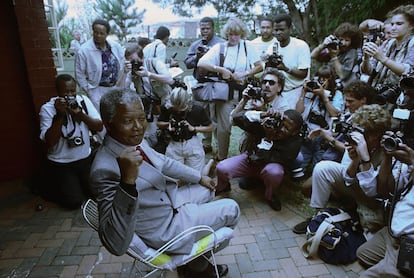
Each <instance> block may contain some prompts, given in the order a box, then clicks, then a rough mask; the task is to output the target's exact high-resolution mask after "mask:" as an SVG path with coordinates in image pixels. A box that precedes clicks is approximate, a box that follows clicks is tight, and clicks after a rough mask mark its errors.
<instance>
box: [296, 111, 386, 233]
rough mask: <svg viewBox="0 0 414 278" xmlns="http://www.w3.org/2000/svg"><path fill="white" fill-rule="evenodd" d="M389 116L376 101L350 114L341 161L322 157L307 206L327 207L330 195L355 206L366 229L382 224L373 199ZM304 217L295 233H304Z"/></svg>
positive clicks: (350, 207)
mask: <svg viewBox="0 0 414 278" xmlns="http://www.w3.org/2000/svg"><path fill="white" fill-rule="evenodd" d="M390 123H391V116H390V114H389V113H388V112H387V111H386V110H384V109H383V108H382V107H381V106H380V105H378V104H371V105H364V106H362V107H360V108H359V109H358V110H357V111H356V112H355V113H354V115H353V117H352V123H351V125H344V126H343V130H342V132H343V133H344V134H345V136H344V139H345V141H346V143H345V147H346V150H345V153H344V155H343V157H342V160H341V162H340V163H339V162H335V161H326V160H322V161H320V162H319V163H317V164H316V166H315V167H314V169H313V172H312V194H311V201H310V206H311V207H313V208H315V211H316V212H318V211H319V210H321V209H323V208H326V207H327V205H328V201H329V199H330V197H331V195H334V196H336V197H337V198H336V199H338V200H340V201H341V205H343V206H346V208H348V209H351V210H352V209H355V208H356V209H357V212H358V215H359V218H360V222H361V225H362V227H363V228H364V230H365V231H368V232H371V233H373V232H376V231H377V230H379V229H380V228H382V227H383V226H384V215H383V214H384V211H383V209H382V206H381V205H380V204H379V203H378V202H377V200H376V199H375V198H376V197H377V186H376V179H377V175H378V166H379V165H380V163H381V160H382V155H383V154H382V151H381V149H380V141H381V138H382V135H383V134H384V132H385V131H387V130H389V129H390V126H391V124H390ZM309 221H310V219H309V220H306V221H304V222H302V223H299V224H298V225H296V226H295V227H294V229H293V230H294V232H296V233H305V232H306V227H307V225H308V223H309Z"/></svg>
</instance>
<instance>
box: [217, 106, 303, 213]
mask: <svg viewBox="0 0 414 278" xmlns="http://www.w3.org/2000/svg"><path fill="white" fill-rule="evenodd" d="M233 119H234V123H235V124H236V125H237V126H239V127H240V128H242V129H243V130H245V131H247V132H249V133H251V134H255V136H254V138H255V139H256V141H255V144H251V146H250V147H249V148H248V149H247V150H246V152H244V153H242V154H240V155H236V156H233V157H230V158H227V159H225V160H223V161H220V162H219V163H218V164H217V168H216V174H217V188H216V194H219V193H221V192H223V191H229V190H230V183H229V181H230V180H231V179H232V178H238V177H255V178H260V179H261V180H263V183H264V186H265V198H266V200H267V201H268V203H269V205H270V207H271V208H272V209H274V210H280V209H281V204H280V201H279V199H278V198H277V197H276V196H275V191H276V190H277V188H278V187H279V186H280V184H281V182H282V179H283V176H284V174H285V171H288V170H287V169H289V168H291V167H292V164H293V162H294V161H295V158H296V156H297V154H298V152H299V149H300V144H301V141H302V137H301V136H300V130H301V126H302V124H303V120H302V116H301V115H300V113H299V112H297V111H295V110H286V111H285V112H284V113H278V112H275V113H272V112H261V111H253V110H250V111H247V112H246V111H243V112H240V115H238V116H234V118H233ZM286 168H287V169H286Z"/></svg>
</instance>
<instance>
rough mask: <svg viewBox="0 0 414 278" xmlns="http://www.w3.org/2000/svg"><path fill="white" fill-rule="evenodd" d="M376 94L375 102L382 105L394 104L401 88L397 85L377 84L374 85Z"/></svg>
mask: <svg viewBox="0 0 414 278" xmlns="http://www.w3.org/2000/svg"><path fill="white" fill-rule="evenodd" d="M375 90H376V92H377V95H376V96H375V103H378V104H380V105H384V104H386V103H392V104H395V102H396V101H397V98H398V96H399V95H400V94H401V89H400V87H398V86H397V85H391V84H378V85H377V86H376V87H375Z"/></svg>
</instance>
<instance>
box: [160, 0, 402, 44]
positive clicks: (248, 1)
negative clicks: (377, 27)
mask: <svg viewBox="0 0 414 278" xmlns="http://www.w3.org/2000/svg"><path fill="white" fill-rule="evenodd" d="M153 2H154V3H158V4H160V5H164V6H167V5H172V7H173V12H174V13H176V14H179V15H182V16H187V17H188V16H191V15H192V14H191V7H195V8H197V9H201V8H202V7H204V6H205V5H207V4H211V5H213V6H214V8H215V9H216V10H217V11H218V14H219V17H220V18H221V19H222V20H223V19H226V18H227V17H228V16H232V15H233V16H239V17H241V18H243V19H252V18H253V16H254V15H252V14H251V9H252V7H253V6H254V5H257V3H260V4H259V5H260V6H261V8H262V11H263V15H275V14H277V13H280V12H286V13H289V14H290V15H291V17H292V21H293V25H294V33H295V35H296V36H298V37H300V38H302V39H304V40H306V41H307V42H308V43H310V44H311V45H313V44H316V43H318V42H320V40H322V38H323V37H325V36H326V35H328V34H330V33H332V32H333V31H334V30H335V28H336V27H337V26H338V25H339V24H340V23H342V22H351V23H354V24H359V23H360V22H362V21H363V20H364V19H367V18H376V19H380V20H383V19H385V14H386V13H387V11H389V10H391V9H392V8H394V7H396V6H398V5H401V4H404V3H407V1H406V0H394V1H386V0H368V1H361V0H335V1H332V0H269V1H255V0H240V1H233V0H153ZM256 16H258V15H256Z"/></svg>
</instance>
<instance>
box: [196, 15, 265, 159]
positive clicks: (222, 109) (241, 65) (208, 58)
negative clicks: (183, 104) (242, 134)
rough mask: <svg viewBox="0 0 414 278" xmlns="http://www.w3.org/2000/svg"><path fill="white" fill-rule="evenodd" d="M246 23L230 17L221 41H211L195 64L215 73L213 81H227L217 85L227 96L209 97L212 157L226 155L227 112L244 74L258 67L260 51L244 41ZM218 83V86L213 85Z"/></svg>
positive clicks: (228, 117) (254, 72)
mask: <svg viewBox="0 0 414 278" xmlns="http://www.w3.org/2000/svg"><path fill="white" fill-rule="evenodd" d="M247 33H248V32H247V26H246V24H245V23H244V22H243V21H242V20H240V19H239V18H234V17H233V18H230V19H229V20H228V21H227V23H226V24H225V25H224V27H223V29H222V36H223V37H224V38H226V39H227V41H226V42H224V43H218V44H216V45H214V46H213V47H212V48H211V49H210V50H209V51H208V52H207V53H206V54H205V55H204V56H203V57H201V59H200V60H199V62H198V64H197V66H198V67H199V68H201V69H203V70H206V71H208V72H210V73H211V74H213V75H216V76H218V78H216V79H215V80H214V81H217V82H216V83H221V84H223V83H227V84H228V86H220V89H217V88H214V89H213V90H220V91H224V90H225V92H224V93H225V94H226V95H227V96H228V97H227V100H213V106H212V109H211V110H212V111H210V116H211V118H212V119H215V124H216V125H215V126H214V130H213V133H214V137H215V140H216V141H217V144H216V145H217V147H218V150H217V155H216V160H223V159H225V158H226V157H227V155H228V149H229V143H230V133H231V121H230V112H231V111H232V110H233V108H234V106H235V105H236V104H237V102H238V99H239V94H241V92H242V91H243V86H244V85H246V82H247V78H248V77H253V76H254V74H256V73H258V72H260V71H262V66H261V62H260V53H258V52H257V49H256V47H255V45H254V44H252V43H251V42H249V41H246V40H245V38H246V36H247ZM217 87H218V86H217Z"/></svg>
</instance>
